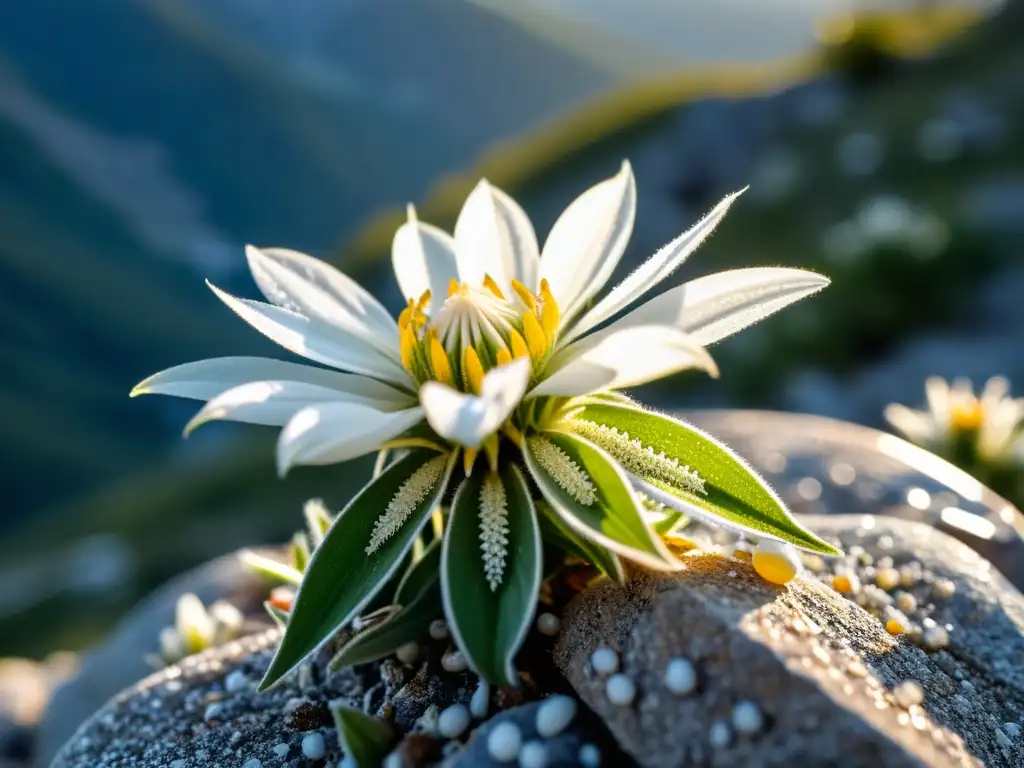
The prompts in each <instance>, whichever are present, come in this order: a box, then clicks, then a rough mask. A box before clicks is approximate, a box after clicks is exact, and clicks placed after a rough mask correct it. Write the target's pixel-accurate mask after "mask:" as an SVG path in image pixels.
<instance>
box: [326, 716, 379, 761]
mask: <svg viewBox="0 0 1024 768" xmlns="http://www.w3.org/2000/svg"><path fill="white" fill-rule="evenodd" d="M327 706H328V707H329V708H330V710H331V715H332V716H333V717H334V726H335V728H337V729H338V741H339V742H340V743H341V748H342V749H343V750H344V751H345V756H346V757H347V758H349V759H351V760H352V762H354V763H355V764H356V766H357V768H377V766H379V765H380V764H381V763H382V762H384V758H385V757H387V754H388V752H390V751H391V742H392V741H394V738H395V737H394V733H393V732H392V730H391V727H390V726H389V725H388V724H387V723H385V722H384V721H383V720H381V719H380V718H379V717H373V716H371V715H368V714H366V713H365V712H363V711H361V710H358V709H354V708H353V707H349V706H347V705H346V704H344V703H343V702H342V701H340V700H338V701H332V702H330V703H329V704H328V705H327Z"/></svg>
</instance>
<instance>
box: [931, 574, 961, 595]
mask: <svg viewBox="0 0 1024 768" xmlns="http://www.w3.org/2000/svg"><path fill="white" fill-rule="evenodd" d="M932 591H933V592H934V593H935V595H936V596H937V597H943V598H947V599H948V598H950V597H952V596H953V595H954V594H956V583H955V582H953V581H950V580H949V579H939V580H938V581H936V582H935V583H934V584H933V585H932Z"/></svg>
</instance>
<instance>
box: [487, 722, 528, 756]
mask: <svg viewBox="0 0 1024 768" xmlns="http://www.w3.org/2000/svg"><path fill="white" fill-rule="evenodd" d="M522 743H523V737H522V734H520V733H519V728H518V727H517V726H516V725H515V724H513V723H498V725H496V726H495V727H494V730H492V731H491V733H490V735H489V736H488V737H487V754H488V755H490V756H491V758H492V759H493V760H497V761H498V762H499V763H510V762H512V761H513V760H515V759H516V756H517V755H518V754H519V746H520V745H521V744H522Z"/></svg>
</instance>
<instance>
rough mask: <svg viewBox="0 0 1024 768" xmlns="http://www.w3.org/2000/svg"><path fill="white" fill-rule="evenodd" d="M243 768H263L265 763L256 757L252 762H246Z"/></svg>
mask: <svg viewBox="0 0 1024 768" xmlns="http://www.w3.org/2000/svg"><path fill="white" fill-rule="evenodd" d="M242 768H263V761H262V760H259V759H257V758H255V757H254V758H252V759H251V760H246V761H245V763H244V764H243V765H242Z"/></svg>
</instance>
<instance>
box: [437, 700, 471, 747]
mask: <svg viewBox="0 0 1024 768" xmlns="http://www.w3.org/2000/svg"><path fill="white" fill-rule="evenodd" d="M468 727H469V710H468V709H466V705H465V704H452V705H451V706H450V707H448V708H447V709H445V710H444V711H443V712H441V715H440V717H438V718H437V730H438V732H439V733H440V734H441V735H442V736H444V737H445V738H446V739H457V738H458V737H459V736H461V735H462V734H463V733H465V731H466V729H467V728H468Z"/></svg>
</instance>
